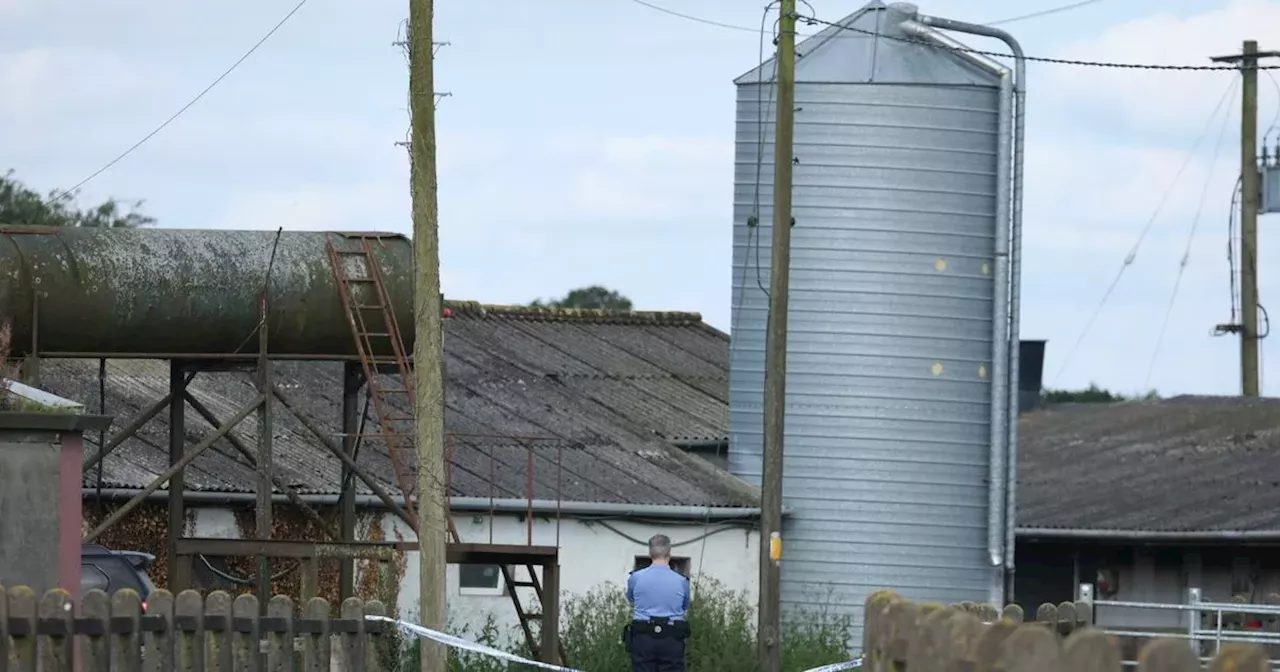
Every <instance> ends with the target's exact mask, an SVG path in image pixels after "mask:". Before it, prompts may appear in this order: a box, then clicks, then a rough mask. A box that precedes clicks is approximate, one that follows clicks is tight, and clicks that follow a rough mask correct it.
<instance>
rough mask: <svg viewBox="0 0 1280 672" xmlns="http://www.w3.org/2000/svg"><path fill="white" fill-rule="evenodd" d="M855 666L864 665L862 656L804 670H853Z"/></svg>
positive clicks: (816, 671) (834, 671) (809, 671)
mask: <svg viewBox="0 0 1280 672" xmlns="http://www.w3.org/2000/svg"><path fill="white" fill-rule="evenodd" d="M855 667H862V656H858V657H857V658H855V659H853V660H850V661H847V662H843V663H831V664H830V665H823V666H822V667H815V668H813V669H811V670H805V671H804V672H842V670H852V669H854V668H855Z"/></svg>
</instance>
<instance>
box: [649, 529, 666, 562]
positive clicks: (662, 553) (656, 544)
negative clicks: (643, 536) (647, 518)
mask: <svg viewBox="0 0 1280 672" xmlns="http://www.w3.org/2000/svg"><path fill="white" fill-rule="evenodd" d="M670 556H671V537H668V536H667V535H665V534H655V535H653V536H652V537H649V557H651V558H667V557H670Z"/></svg>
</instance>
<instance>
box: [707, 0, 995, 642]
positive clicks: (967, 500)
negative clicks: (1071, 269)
mask: <svg viewBox="0 0 1280 672" xmlns="http://www.w3.org/2000/svg"><path fill="white" fill-rule="evenodd" d="M915 18H916V14H915V9H914V7H911V6H905V5H894V6H885V5H883V4H881V3H879V2H876V3H873V4H871V5H868V6H867V7H865V8H863V9H862V10H860V11H858V12H856V13H854V14H853V15H851V16H849V17H846V18H845V19H844V20H842V21H840V22H838V24H839V25H840V26H845V27H847V29H843V28H839V27H829V28H827V29H826V30H823V31H821V32H820V33H819V34H818V35H816V36H814V37H812V38H809V39H807V40H806V41H805V42H804V43H802V44H801V45H800V47H799V49H798V51H799V52H800V53H801V54H803V56H802V58H801V59H800V60H799V64H798V67H797V73H796V80H797V85H796V117H795V131H794V133H795V165H794V177H793V211H792V215H793V217H794V224H793V229H792V251H791V276H790V293H789V297H790V310H789V314H788V322H789V329H788V341H789V345H788V367H787V393H786V426H785V443H784V454H785V466H784V470H783V501H784V504H785V506H786V507H787V508H788V509H790V511H791V514H790V515H789V516H788V517H787V519H786V520H785V521H784V525H783V532H784V534H783V536H784V539H785V547H786V557H785V558H784V559H783V562H782V598H783V603H784V605H783V606H784V609H786V608H804V607H807V606H812V605H815V604H827V605H828V606H829V607H830V608H831V609H834V610H836V611H838V612H843V613H845V614H847V615H849V616H851V617H853V619H854V621H855V623H858V624H859V628H860V623H861V620H862V609H863V603H864V600H865V598H866V597H867V596H868V595H869V594H870V593H871V592H873V591H875V590H877V589H881V588H888V589H893V590H896V591H898V592H899V593H900V594H902V595H904V596H906V597H910V598H913V599H918V600H925V601H938V602H944V603H949V602H959V601H964V600H973V601H988V600H993V599H995V600H998V599H1000V597H1001V595H1002V592H1003V588H1002V581H1003V572H1002V562H1003V549H1004V532H1005V527H1006V526H1007V522H1006V519H1005V511H1004V503H1005V498H1004V497H1005V496H1004V493H1005V489H1004V488H1005V474H1004V465H1005V464H1006V457H1007V454H1006V452H1004V451H1005V447H1006V446H1007V442H1006V440H1005V438H1004V437H1005V435H1006V432H1007V417H1006V414H1007V412H1008V410H1009V403H1010V401H1009V386H1008V384H1007V383H1008V381H1007V377H1006V372H1007V368H1008V364H1007V353H1008V322H1007V316H1008V310H1007V305H1008V296H1009V288H1010V283H1011V280H1010V277H1011V276H1010V274H1009V273H1008V261H1009V259H1008V250H1009V232H1010V222H1011V219H1010V210H1011V208H1010V203H1011V200H1010V199H1011V191H1010V189H1011V188H1010V186H1009V185H1010V173H1011V157H1012V152H1011V150H1010V147H1011V144H1012V143H1011V141H1010V137H1011V135H1012V133H1011V131H1010V129H1011V123H1010V120H1011V111H1010V105H1011V103H1010V101H1011V100H1012V99H1013V96H1012V91H1013V88H1012V84H1011V80H1010V73H1009V72H1008V71H1007V70H1005V69H1003V68H1002V67H1001V66H998V65H996V64H994V63H991V62H988V61H985V60H983V59H981V58H978V57H975V56H972V55H968V54H964V53H960V52H957V51H956V50H954V49H946V48H941V47H943V46H944V44H945V40H946V38H943V37H941V36H937V35H935V36H934V38H935V39H934V41H932V42H930V41H929V39H930V38H929V35H926V34H925V33H927V32H928V29H927V28H925V27H923V26H922V25H921V24H920V23H918V22H916V21H915V20H914V19H915ZM774 72H775V65H774V62H773V61H772V60H770V61H767V62H766V63H765V64H763V65H761V66H760V67H758V68H756V69H754V70H752V71H750V72H748V73H746V74H744V75H743V76H741V77H739V78H738V79H737V80H735V84H737V120H736V157H735V169H736V173H735V181H734V184H735V188H734V222H733V231H734V237H733V241H734V257H733V276H732V282H733V316H732V351H731V352H732V354H731V359H732V364H731V376H730V380H731V382H730V405H731V420H730V422H731V444H730V449H729V456H730V469H731V470H732V471H733V472H734V473H735V474H737V475H739V476H741V477H743V478H745V479H747V480H749V481H753V482H756V483H758V482H760V477H761V457H762V453H763V431H762V430H763V427H762V425H763V381H764V361H765V354H764V353H765V347H764V345H765V331H766V325H767V321H768V305H769V303H768V293H767V289H768V286H769V275H770V250H769V247H770V239H771V236H772V218H773V212H772V196H773V186H772V185H773V179H772V175H773V138H774V124H775V109H774V105H773V102H774V85H773V83H772V80H773V76H774ZM854 641H858V635H856V634H855V635H854Z"/></svg>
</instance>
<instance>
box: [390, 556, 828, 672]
mask: <svg viewBox="0 0 1280 672" xmlns="http://www.w3.org/2000/svg"><path fill="white" fill-rule="evenodd" d="M755 614H756V605H755V603H753V602H751V601H750V600H749V599H748V598H747V597H746V595H744V594H742V593H738V592H734V591H731V590H729V589H727V588H725V587H724V586H722V585H721V584H719V583H717V582H715V581H713V580H711V579H703V580H702V581H700V585H699V586H698V594H697V596H696V598H695V600H694V603H693V607H692V608H691V609H690V610H689V625H690V628H691V630H692V632H693V635H692V637H690V639H689V643H688V649H687V655H686V661H687V664H686V667H685V669H686V670H687V672H725V671H726V670H733V671H734V672H755V671H756V670H759V669H760V664H759V662H758V661H757V660H756V637H755V628H754V627H753V625H752V621H753V620H754V617H755ZM628 620H630V611H629V609H628V605H627V600H626V597H625V596H624V594H623V592H622V589H621V588H620V587H618V586H616V585H612V584H605V585H603V586H600V587H598V588H596V589H594V590H592V591H591V592H589V593H587V594H585V595H580V596H575V597H572V598H570V599H568V600H567V601H566V604H565V605H564V618H563V620H562V622H561V624H560V631H561V638H562V639H563V641H564V648H565V655H566V656H568V658H569V663H570V664H571V665H572V666H573V667H575V668H577V669H581V670H586V671H588V672H629V670H630V669H631V667H630V664H629V661H628V659H627V653H626V651H625V650H624V649H623V646H622V626H623V625H625V624H626V623H627V621H628ZM849 626H850V622H849V619H848V618H847V617H842V616H835V615H831V614H828V613H827V612H826V611H825V610H823V609H816V610H812V611H809V612H807V613H794V614H791V615H790V616H789V618H788V624H786V625H784V627H783V637H782V669H783V671H784V672H801V671H803V670H808V669H810V668H814V667H818V666H820V665H825V664H828V663H835V662H841V661H845V660H848V659H849V651H848V649H847V647H846V641H847V638H848V632H849ZM449 632H451V633H453V634H456V635H458V636H461V637H465V638H467V639H470V640H472V641H476V642H479V643H481V644H485V645H487V646H491V647H494V648H497V649H502V650H505V651H510V652H511V653H515V654H517V655H520V656H524V657H529V653H528V650H527V648H526V647H525V645H524V637H523V634H522V633H520V631H519V630H518V629H514V628H513V629H512V630H511V631H506V630H504V628H502V627H500V626H498V625H497V624H496V623H495V622H494V621H493V620H492V619H490V620H489V621H488V622H486V623H484V624H481V625H479V626H475V627H467V626H463V625H460V624H451V625H450V628H449ZM418 661H419V658H418V655H417V644H416V642H407V643H406V646H404V655H403V657H402V658H401V661H400V669H401V670H404V671H405V672H417V670H418V669H419V662H418ZM533 669H536V668H532V667H529V666H525V665H516V664H508V663H505V662H502V661H499V660H495V659H493V658H490V657H488V656H483V655H479V654H474V653H467V652H460V651H454V652H451V653H450V659H449V670H448V672H525V671H526V670H533Z"/></svg>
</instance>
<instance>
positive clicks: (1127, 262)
mask: <svg viewBox="0 0 1280 672" xmlns="http://www.w3.org/2000/svg"><path fill="white" fill-rule="evenodd" d="M1235 86H1236V81H1235V80H1232V81H1231V83H1229V84H1227V87H1226V89H1225V90H1224V91H1223V92H1222V97H1221V98H1219V99H1218V104H1217V105H1215V106H1214V107H1213V112H1212V113H1210V114H1209V118H1208V119H1207V120H1205V126H1204V129H1203V130H1201V131H1200V135H1199V136H1198V137H1197V138H1196V141H1195V143H1194V144H1193V145H1192V146H1191V151H1189V152H1188V153H1187V158H1186V160H1184V161H1183V162H1182V167H1180V168H1178V172H1177V173H1176V174H1175V175H1174V176H1173V180H1172V181H1171V182H1170V183H1169V186H1168V187H1167V188H1166V189H1165V192H1164V195H1162V196H1161V197H1160V201H1159V203H1157V205H1156V209H1155V212H1153V213H1152V214H1151V218H1150V219H1148V220H1147V223H1146V224H1145V225H1144V226H1143V227H1142V231H1141V232H1140V233H1139V234H1138V239H1137V240H1136V241H1134V243H1133V248H1132V249H1130V250H1129V254H1127V255H1125V258H1124V262H1123V263H1121V264H1120V270H1119V271H1117V272H1116V276H1115V278H1113V279H1112V280H1111V285H1110V286H1108V287H1107V291H1106V292H1103V294H1102V299H1101V300H1099V301H1098V305H1097V307H1095V308H1094V309H1093V314H1092V315H1090V316H1089V320H1088V321H1087V322H1085V325H1084V329H1083V330H1082V331H1081V332H1080V336H1079V337H1078V338H1076V342H1075V343H1074V344H1073V345H1072V346H1071V349H1070V350H1068V351H1067V356H1066V358H1065V359H1063V360H1062V368H1060V369H1058V373H1057V375H1055V376H1054V378H1053V380H1054V384H1056V383H1057V381H1058V379H1059V378H1061V377H1062V374H1063V373H1064V372H1065V371H1066V370H1067V367H1068V366H1069V365H1070V364H1071V358H1072V357H1074V356H1075V354H1076V351H1077V350H1079V349H1080V344H1081V343H1083V342H1084V339H1085V337H1086V336H1088V335H1089V330H1090V329H1092V328H1093V323H1094V322H1095V321H1097V319H1098V315H1100V314H1101V313H1102V309H1103V308H1104V307H1105V306H1106V305H1107V301H1108V300H1109V299H1110V298H1111V294H1112V293H1113V292H1115V290H1116V286H1117V285H1119V284H1120V278H1122V277H1124V272H1125V271H1127V270H1129V267H1130V266H1131V265H1133V261H1134V260H1135V259H1137V257H1138V250H1139V249H1140V248H1141V247H1142V242H1143V241H1144V240H1146V237H1147V234H1148V233H1149V232H1150V231H1151V227H1152V225H1154V224H1155V222H1156V219H1158V218H1159V217H1160V213H1161V212H1162V211H1163V210H1164V206H1165V204H1166V203H1168V201H1169V196H1171V195H1172V194H1173V188H1174V187H1175V186H1177V184H1178V180H1180V179H1182V174H1183V173H1184V172H1186V170H1187V167H1188V166H1190V165H1191V161H1192V159H1194V158H1195V153H1196V150H1197V149H1199V148H1200V143H1201V142H1203V141H1204V139H1205V136H1207V135H1208V134H1209V129H1210V128H1212V126H1213V120H1214V119H1217V118H1218V110H1220V109H1222V106H1223V105H1225V104H1226V102H1227V96H1228V95H1229V94H1231V93H1232V92H1233V91H1235Z"/></svg>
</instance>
